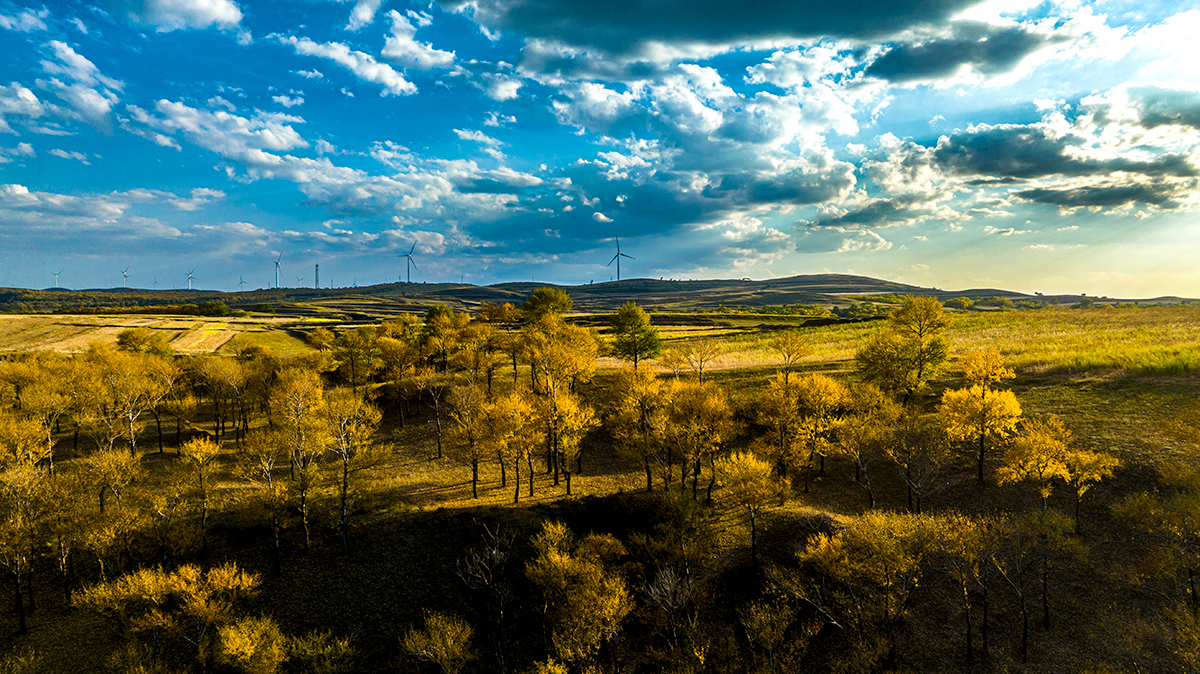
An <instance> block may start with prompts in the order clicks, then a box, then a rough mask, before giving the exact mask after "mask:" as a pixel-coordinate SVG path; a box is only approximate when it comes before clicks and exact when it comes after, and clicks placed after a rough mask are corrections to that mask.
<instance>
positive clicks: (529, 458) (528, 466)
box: [525, 454, 533, 498]
mask: <svg viewBox="0 0 1200 674" xmlns="http://www.w3.org/2000/svg"><path fill="white" fill-rule="evenodd" d="M525 472H526V473H529V498H533V455H532V454H526V455H525Z"/></svg>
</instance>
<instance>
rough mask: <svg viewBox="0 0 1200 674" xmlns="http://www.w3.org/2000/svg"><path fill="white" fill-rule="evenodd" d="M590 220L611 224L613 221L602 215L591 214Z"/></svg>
mask: <svg viewBox="0 0 1200 674" xmlns="http://www.w3.org/2000/svg"><path fill="white" fill-rule="evenodd" d="M592 220H595V221H596V222H612V221H613V219H612V218H610V217H608V216H607V215H605V214H603V213H592Z"/></svg>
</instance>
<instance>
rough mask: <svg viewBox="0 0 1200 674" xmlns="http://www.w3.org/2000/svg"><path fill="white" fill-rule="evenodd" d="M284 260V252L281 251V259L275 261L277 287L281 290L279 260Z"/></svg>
mask: <svg viewBox="0 0 1200 674" xmlns="http://www.w3.org/2000/svg"><path fill="white" fill-rule="evenodd" d="M282 259H283V251H282V250H281V251H279V257H278V258H277V259H276V260H275V287H276V288H279V260H282Z"/></svg>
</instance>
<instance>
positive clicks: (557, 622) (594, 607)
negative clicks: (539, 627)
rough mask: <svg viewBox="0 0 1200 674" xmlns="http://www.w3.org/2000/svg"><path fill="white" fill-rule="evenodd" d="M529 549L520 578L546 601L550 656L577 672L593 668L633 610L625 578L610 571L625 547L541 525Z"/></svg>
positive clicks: (555, 525) (610, 539)
mask: <svg viewBox="0 0 1200 674" xmlns="http://www.w3.org/2000/svg"><path fill="white" fill-rule="evenodd" d="M533 547H534V550H536V551H537V557H536V558H534V559H533V560H532V561H530V562H529V564H528V565H527V566H526V568H525V573H526V575H527V576H528V577H529V579H530V580H531V581H533V583H534V584H535V585H537V586H538V587H539V588H540V589H541V590H542V593H543V594H544V595H545V597H546V622H547V626H548V627H549V629H550V640H551V643H552V644H553V648H554V654H555V656H556V657H557V658H558V659H559V660H560V661H563V662H566V663H571V664H574V665H575V666H576V667H577V668H578V669H580V670H582V669H584V668H585V667H586V666H587V665H592V664H594V663H595V660H596V657H597V654H598V653H599V652H600V649H601V648H602V647H603V646H604V644H606V643H607V642H609V641H610V640H611V639H612V638H613V637H614V636H616V634H617V632H618V631H619V630H620V626H621V621H622V620H623V619H624V618H625V616H626V615H628V614H629V612H630V611H631V610H633V606H634V603H633V597H632V596H631V595H630V593H629V589H628V587H627V585H626V583H625V578H624V577H623V576H622V575H621V574H620V573H619V572H618V571H616V570H615V569H613V568H612V567H613V566H614V565H615V563H616V562H617V561H618V560H619V559H620V558H621V557H622V556H624V555H625V546H623V545H622V544H621V542H620V541H618V540H617V539H615V538H613V537H612V536H611V535H609V534H589V535H588V536H585V537H584V538H583V539H581V540H576V538H575V536H574V534H572V533H571V530H570V529H568V528H567V526H566V525H565V524H563V523H562V522H546V523H545V524H544V525H543V526H542V531H541V533H539V534H538V535H537V536H536V537H535V538H534V539H533Z"/></svg>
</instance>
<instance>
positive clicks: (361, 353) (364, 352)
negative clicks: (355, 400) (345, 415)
mask: <svg viewBox="0 0 1200 674" xmlns="http://www.w3.org/2000/svg"><path fill="white" fill-rule="evenodd" d="M333 357H334V359H336V360H337V362H338V363H339V365H338V372H339V373H341V375H342V377H343V378H344V379H345V380H346V381H348V382H350V387H351V388H352V389H354V390H355V391H356V392H357V391H358V389H359V387H360V386H361V385H362V384H363V382H365V381H366V380H367V379H368V378H370V376H371V375H372V374H373V373H374V372H375V371H376V370H378V369H379V367H380V366H381V364H382V361H381V360H380V357H379V330H378V328H376V327H375V326H373V325H360V326H358V327H355V328H349V329H347V330H343V331H341V332H340V333H338V335H337V338H336V339H335V340H334V349H333Z"/></svg>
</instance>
